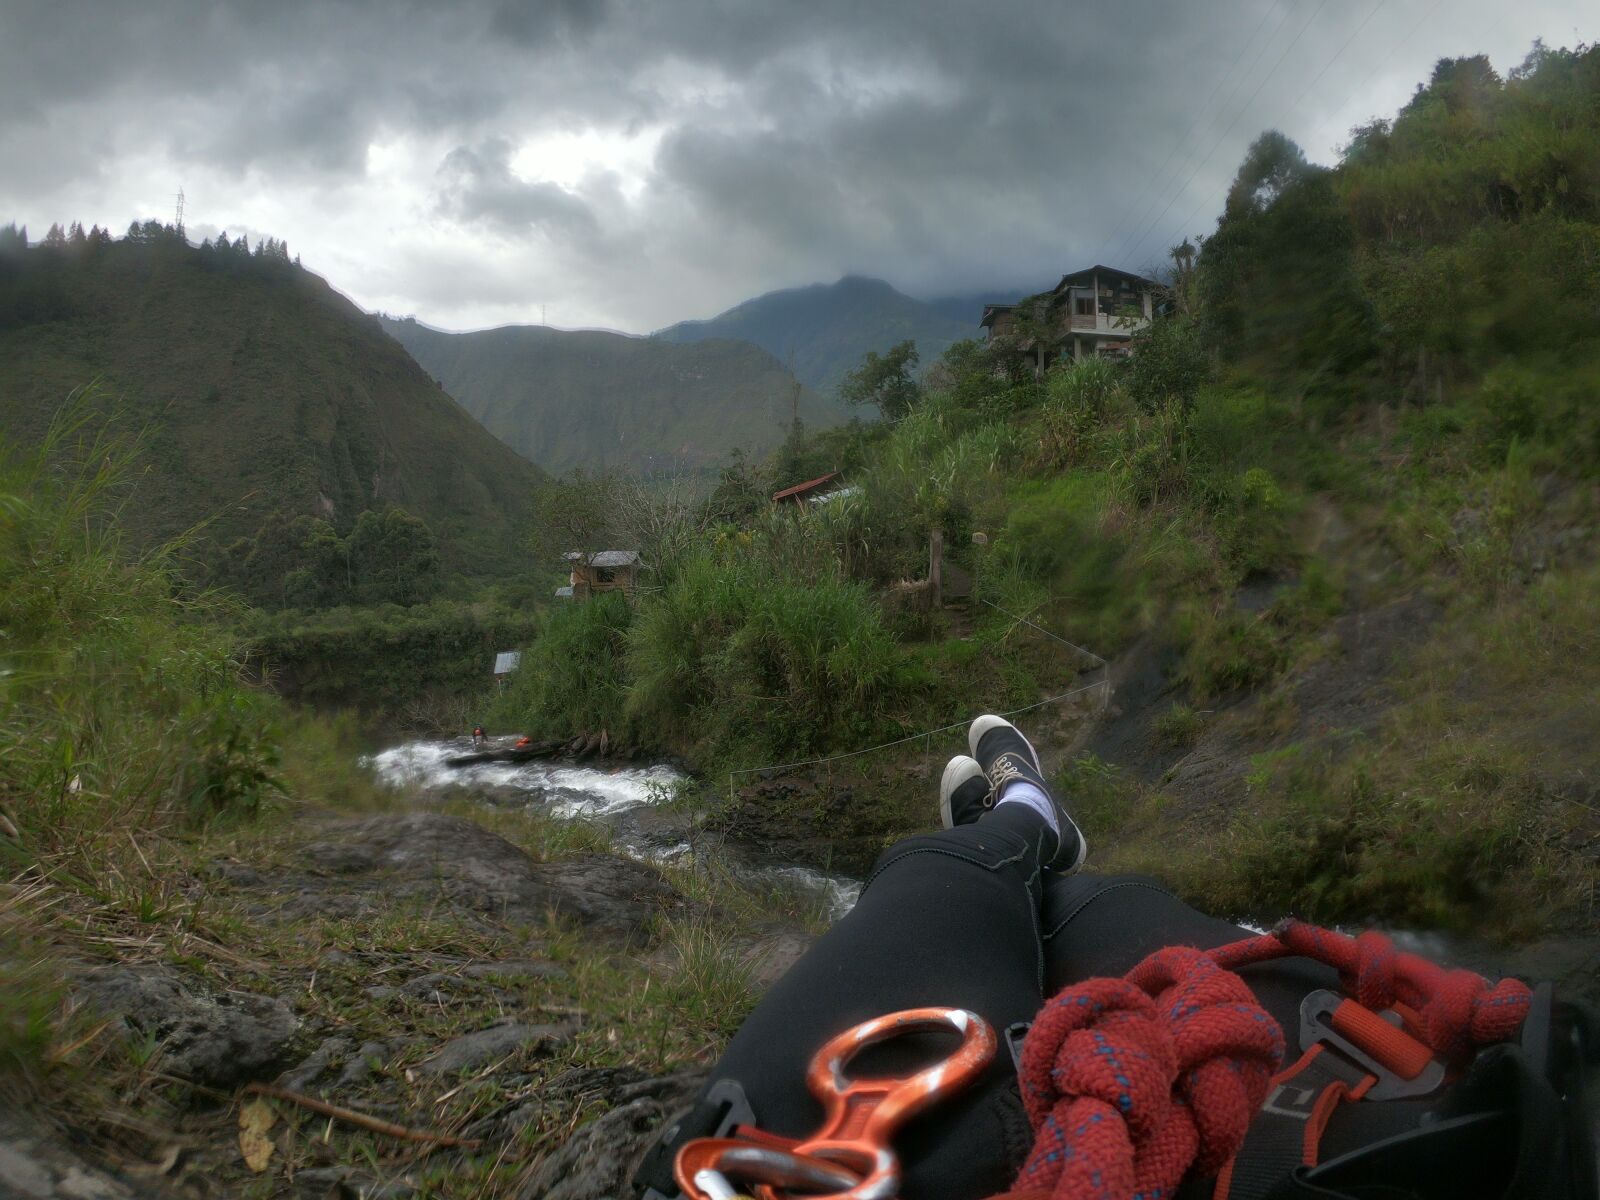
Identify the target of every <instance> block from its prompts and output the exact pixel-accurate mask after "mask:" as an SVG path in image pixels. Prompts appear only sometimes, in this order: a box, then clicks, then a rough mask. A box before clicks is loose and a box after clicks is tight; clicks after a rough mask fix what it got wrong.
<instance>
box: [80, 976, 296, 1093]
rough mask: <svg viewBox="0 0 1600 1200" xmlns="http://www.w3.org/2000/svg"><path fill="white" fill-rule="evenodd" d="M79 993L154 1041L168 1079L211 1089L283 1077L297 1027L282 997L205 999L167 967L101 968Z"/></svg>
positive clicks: (225, 994) (83, 983)
mask: <svg viewBox="0 0 1600 1200" xmlns="http://www.w3.org/2000/svg"><path fill="white" fill-rule="evenodd" d="M77 991H78V994H79V995H80V996H81V997H82V998H83V1000H84V1001H85V1003H87V1004H88V1005H90V1006H91V1007H93V1008H95V1009H97V1010H99V1011H100V1012H102V1013H104V1014H105V1015H107V1016H112V1017H121V1018H122V1020H123V1021H124V1023H125V1024H126V1025H127V1026H128V1028H129V1029H130V1030H132V1031H133V1032H135V1033H137V1034H143V1035H145V1036H148V1037H153V1038H154V1039H155V1041H156V1044H157V1049H158V1051H159V1053H160V1055H161V1069H162V1070H163V1071H165V1072H166V1073H167V1074H169V1075H176V1076H178V1077H179V1078H182V1079H188V1080H190V1081H192V1082H194V1083H199V1084H204V1085H205V1086H207V1087H214V1088H232V1087H236V1086H237V1085H239V1084H241V1083H245V1082H248V1081H249V1080H251V1079H259V1078H263V1077H270V1076H272V1075H274V1074H276V1073H277V1068H278V1067H279V1066H280V1065H281V1064H282V1062H283V1058H284V1052H285V1051H286V1050H287V1049H288V1047H289V1041H290V1039H291V1038H292V1037H293V1036H294V1033H295V1029H296V1026H297V1022H296V1021H295V1016H294V1013H293V1012H292V1011H291V1010H290V1008H289V1006H288V1005H287V1004H285V1003H284V1002H283V1001H282V1000H279V999H277V998H276V997H273V996H258V995H255V994H253V993H251V992H234V991H229V992H218V993H217V994H216V995H205V994H202V993H201V992H199V991H197V990H194V989H192V988H191V986H190V985H189V984H188V983H187V982H186V981H185V979H184V977H183V976H182V975H181V974H179V973H178V972H177V971H174V970H171V969H169V968H166V967H156V966H124V965H118V966H109V967H101V968H98V969H96V970H93V971H90V972H89V973H88V974H86V975H84V976H83V977H81V978H80V980H79V981H78V987H77Z"/></svg>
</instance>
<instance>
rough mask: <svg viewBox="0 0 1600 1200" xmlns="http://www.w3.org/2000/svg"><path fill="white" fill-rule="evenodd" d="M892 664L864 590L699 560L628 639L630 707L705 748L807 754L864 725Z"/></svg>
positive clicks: (749, 563)
mask: <svg viewBox="0 0 1600 1200" xmlns="http://www.w3.org/2000/svg"><path fill="white" fill-rule="evenodd" d="M896 658H897V652H896V647H895V644H894V641H893V639H892V638H891V637H890V635H889V634H888V632H887V631H886V630H885V629H884V627H883V622H882V619H881V617H880V615H879V612H878V609H877V607H876V605H875V604H874V603H873V602H872V599H871V597H870V596H869V595H868V593H867V590H866V589H865V588H864V587H863V586H862V585H860V584H855V583H850V582H848V581H846V580H843V579H840V578H838V577H836V576H835V577H824V578H819V579H816V580H814V581H812V582H810V583H805V582H801V581H797V580H795V579H792V578H789V577H786V576H783V575H780V574H778V573H776V572H774V571H773V570H772V569H771V567H770V565H769V564H767V563H765V562H763V561H762V560H760V559H752V558H744V559H738V560H729V559H727V558H723V557H718V556H715V555H712V554H705V555H702V556H700V557H698V558H695V559H692V560H690V561H689V562H688V563H686V564H685V565H684V566H683V567H682V569H681V570H679V572H678V573H677V575H676V576H675V577H674V578H673V580H672V581H671V582H670V583H669V584H668V585H667V587H666V588H665V590H664V591H663V593H662V594H661V596H660V597H659V598H656V599H653V600H652V601H651V602H650V603H648V604H647V605H645V606H643V607H642V609H641V612H640V615H639V619H638V621H637V622H636V623H635V625H634V626H633V628H632V629H631V630H630V631H629V636H628V665H629V669H630V676H631V687H630V691H629V694H628V700H627V710H628V713H629V715H630V717H631V718H632V719H633V720H634V721H636V722H637V723H638V724H639V725H640V726H641V727H649V728H656V729H662V730H665V731H668V732H669V733H670V734H672V735H675V736H678V737H681V738H685V739H687V740H689V741H697V742H701V743H702V744H705V743H712V744H716V743H721V744H723V745H728V744H731V743H732V742H735V741H750V740H754V741H755V742H756V743H757V744H759V745H760V746H762V747H763V748H764V749H769V750H771V751H775V752H780V753H783V752H789V751H806V750H810V749H814V748H816V747H818V746H819V745H823V744H826V743H827V742H828V741H829V740H830V739H833V738H837V737H840V736H843V735H845V734H846V733H847V732H848V731H850V730H861V729H864V728H870V727H871V724H872V722H873V718H874V716H875V707H876V702H877V701H878V700H879V698H880V697H881V695H882V694H883V692H884V690H885V686H886V684H887V683H888V682H889V680H890V678H891V676H892V674H893V671H894V667H895V663H896Z"/></svg>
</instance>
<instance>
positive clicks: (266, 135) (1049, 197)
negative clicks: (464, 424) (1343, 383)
mask: <svg viewBox="0 0 1600 1200" xmlns="http://www.w3.org/2000/svg"><path fill="white" fill-rule="evenodd" d="M1475 4H1477V5H1478V6H1480V7H1482V8H1483V13H1481V14H1478V13H1476V12H1473V13H1468V14H1465V15H1452V16H1451V18H1450V19H1448V20H1447V19H1445V17H1444V16H1443V15H1442V14H1443V13H1444V12H1446V11H1451V10H1453V9H1455V8H1456V7H1459V8H1460V9H1462V10H1466V9H1467V8H1469V7H1471V6H1468V5H1466V4H1462V5H1460V6H1447V8H1446V9H1445V10H1440V14H1441V15H1438V16H1435V17H1434V18H1433V19H1429V14H1430V13H1431V12H1432V11H1433V9H1434V5H1433V3H1432V0H1385V3H1384V4H1383V5H1381V6H1379V7H1378V8H1377V9H1370V8H1369V6H1368V5H1365V4H1363V5H1359V6H1354V5H1338V4H1324V3H1320V2H1319V0H1231V2H1230V3H1228V4H1226V5H1222V4H1205V5H1200V4H1193V3H1183V2H1182V0H1127V2H1125V3H1122V4H1118V5H1087V4H1072V5H1068V4H1063V3H1061V2H1060V0H1011V2H1008V3H1006V4H999V5H975V4H971V3H956V2H954V0H873V3H869V4H863V3H860V0H806V2H805V3H794V2H792V0H681V2H680V0H674V2H673V3H662V2H660V0H460V2H458V3H453V4H448V5H440V4H437V3H429V2H426V0H402V2H399V3H393V2H388V3H380V2H379V0H279V2H276V3H273V4H261V3H256V2H252V0H214V2H209V3H201V2H200V0H143V2H142V3H140V4H138V5H116V6H111V5H105V4H103V3H99V2H97V0H0V154H7V157H8V158H9V159H12V160H13V161H14V162H15V164H16V165H15V166H12V165H11V164H10V163H8V171H7V172H6V173H5V177H3V178H0V221H4V220H6V219H9V218H10V216H11V215H12V213H13V212H15V213H16V214H17V215H19V216H27V217H29V219H31V220H37V219H38V217H35V216H33V215H32V212H31V210H27V206H28V204H29V203H30V202H36V201H30V197H37V196H40V195H48V196H50V197H52V198H54V197H58V196H70V194H71V193H72V191H73V189H74V187H75V186H76V187H80V188H83V189H85V190H87V189H90V188H93V187H97V186H99V184H100V183H102V182H104V181H106V180H110V181H112V182H113V183H114V182H115V181H116V180H117V179H119V178H120V175H119V172H121V171H123V170H124V169H131V168H125V164H126V163H133V162H142V163H147V162H148V161H149V160H150V159H151V156H153V155H155V154H158V153H164V154H166V155H167V156H168V158H169V159H170V160H171V162H172V163H173V164H174V165H175V166H177V167H178V168H181V167H182V166H184V165H185V164H200V165H203V166H205V167H207V168H210V169H212V170H214V171H218V172H223V173H225V174H228V175H230V176H231V177H232V178H233V179H235V180H236V181H238V182H237V186H238V188H239V189H240V195H246V194H248V189H250V188H261V187H262V186H266V187H270V188H273V189H275V190H276V191H277V192H278V193H280V194H285V195H296V194H300V193H301V192H303V193H304V194H306V195H311V196H315V197H317V199H318V203H319V204H336V203H342V204H346V205H349V206H351V207H361V206H370V207H372V208H374V209H381V210H382V213H381V216H375V217H374V218H373V219H372V220H371V221H370V224H371V225H372V226H373V227H374V228H377V227H383V228H385V229H386V230H394V229H396V228H398V229H401V230H413V231H414V232H415V235H416V236H417V237H418V238H419V239H425V238H427V237H435V236H438V237H443V236H446V235H448V236H449V237H451V238H453V239H455V240H454V242H453V243H452V245H453V250H454V252H455V253H457V254H459V255H460V256H461V258H462V260H463V264H464V267H463V271H462V277H465V278H472V277H474V270H473V269H471V267H470V263H472V262H475V261H479V260H484V261H487V260H489V259H492V258H493V257H494V256H495V255H496V254H503V253H505V252H506V248H507V246H508V245H509V246H514V247H516V248H517V253H519V254H523V255H526V256H527V257H526V258H525V259H524V260H522V262H521V268H522V269H521V274H522V276H523V277H526V278H528V279H530V284H529V286H530V288H547V287H548V288H553V287H554V286H555V285H554V284H548V285H547V283H546V282H545V281H548V280H556V279H559V280H560V281H561V283H560V286H561V287H562V288H565V289H567V290H568V292H569V293H570V297H569V302H570V303H571V304H572V305H574V306H578V307H583V308H585V309H586V310H587V311H597V312H603V313H604V314H605V317H606V319H607V320H608V321H609V322H611V323H615V324H620V325H625V326H631V327H633V328H649V327H651V326H654V325H661V324H665V323H667V322H669V321H671V320H675V319H678V318H681V317H685V316H692V315H704V314H705V313H707V312H709V311H712V310H714V309H716V308H718V307H721V306H723V305H725V304H729V303H733V302H736V301H737V300H739V299H741V298H743V297H745V296H747V295H750V294H753V293H755V292H758V291H761V290H764V289H766V288H768V287H773V286H779V285H785V284H791V283H798V282H806V281H808V280H814V279H825V278H828V277H829V276H830V275H836V274H838V273H841V272H843V271H847V270H852V271H861V272H866V273H872V274H881V275H884V276H886V277H888V278H889V279H891V281H893V282H895V283H896V284H898V285H900V286H902V287H907V288H911V289H916V290H921V291H923V292H929V293H931V292H941V291H956V290H967V289H971V288H977V287H989V286H1003V285H1006V284H1008V283H1010V282H1012V281H1017V280H1029V281H1031V280H1035V279H1038V278H1040V277H1041V276H1048V275H1049V274H1050V273H1051V272H1052V271H1054V270H1057V269H1066V268H1068V267H1070V266H1072V265H1074V264H1076V263H1079V262H1081V261H1082V260H1085V259H1087V258H1091V257H1109V258H1116V257H1117V256H1118V255H1119V253H1120V254H1122V255H1123V256H1125V258H1126V259H1128V260H1131V261H1126V263H1125V265H1128V266H1130V267H1135V268H1137V267H1139V266H1142V265H1144V264H1146V263H1148V262H1152V261H1155V260H1156V259H1158V258H1159V256H1160V255H1161V253H1162V252H1163V250H1164V248H1165V247H1166V246H1167V245H1169V244H1171V242H1173V241H1176V240H1177V238H1178V237H1179V236H1180V235H1181V234H1183V233H1193V232H1199V231H1203V230H1204V228H1205V227H1206V225H1207V224H1209V221H1210V219H1211V216H1212V215H1213V211H1214V210H1211V209H1207V208H1206V201H1207V198H1208V197H1211V196H1214V195H1216V194H1217V193H1219V192H1220V190H1221V189H1222V188H1223V187H1224V186H1225V185H1226V183H1227V180H1228V178H1229V177H1230V176H1231V174H1232V172H1233V170H1234V168H1235V166H1236V165H1237V163H1238V160H1239V157H1240V155H1241V154H1242V151H1243V149H1244V147H1245V145H1247V144H1248V142H1249V141H1250V139H1251V138H1252V137H1253V136H1254V135H1255V134H1256V133H1258V132H1259V131H1260V130H1261V129H1262V128H1264V127H1266V126H1268V125H1282V126H1284V127H1285V132H1287V133H1289V134H1290V136H1295V137H1303V136H1305V135H1306V134H1308V133H1312V132H1315V131H1316V130H1317V128H1318V127H1319V124H1320V120H1321V116H1322V114H1323V112H1324V111H1325V110H1331V109H1334V108H1337V107H1338V106H1339V105H1340V104H1341V103H1343V101H1344V100H1345V99H1346V98H1347V97H1350V96H1359V95H1360V94H1361V88H1362V86H1363V81H1364V80H1370V79H1372V78H1373V77H1374V76H1379V75H1380V72H1379V68H1380V67H1381V66H1383V65H1384V64H1385V63H1387V62H1389V60H1390V58H1391V56H1392V55H1394V54H1395V53H1396V52H1397V51H1398V52H1399V53H1400V55H1401V57H1402V58H1403V59H1405V60H1406V61H1407V62H1408V63H1410V62H1411V61H1412V60H1418V61H1417V65H1416V67H1415V70H1414V74H1413V77H1420V76H1421V74H1422V73H1425V71H1426V66H1427V61H1426V60H1427V59H1428V58H1429V57H1430V56H1432V55H1435V54H1440V53H1465V52H1469V51H1471V50H1473V49H1482V48H1487V49H1490V50H1491V51H1493V52H1495V53H1496V54H1497V55H1498V56H1501V57H1504V55H1505V54H1506V51H1507V47H1506V46H1505V45H1502V44H1497V43H1496V42H1495V39H1496V38H1499V39H1501V42H1504V41H1505V39H1506V37H1507V34H1506V33H1505V29H1504V28H1503V27H1502V26H1505V25H1506V24H1507V23H1515V22H1520V23H1522V25H1521V26H1520V27H1526V29H1527V30H1528V32H1529V35H1530V36H1531V33H1533V32H1539V30H1538V28H1537V27H1536V24H1535V23H1536V22H1537V20H1538V14H1540V13H1544V14H1546V19H1547V21H1548V28H1546V29H1545V30H1544V32H1545V33H1546V35H1547V36H1548V37H1550V38H1551V39H1552V40H1554V41H1562V40H1570V38H1571V37H1572V36H1575V35H1573V34H1572V33H1571V30H1570V27H1571V23H1572V16H1571V10H1570V3H1568V4H1566V5H1564V4H1563V3H1562V0H1527V2H1526V3H1525V4H1523V5H1520V6H1517V9H1516V12H1515V14H1511V15H1508V13H1507V10H1505V8H1504V6H1502V5H1492V4H1489V3H1488V2H1487V0H1475ZM1369 13H1371V14H1373V15H1371V16H1369V15H1368V14H1369ZM1364 20H1365V21H1366V22H1367V23H1366V24H1365V25H1362V23H1363V21H1364ZM1590 24H1591V26H1592V25H1593V22H1591V23H1590ZM1358 25H1360V26H1362V28H1361V29H1360V31H1359V36H1357V37H1356V38H1355V39H1354V40H1353V42H1352V43H1351V45H1350V46H1349V48H1348V50H1347V51H1345V52H1344V53H1342V54H1339V56H1338V57H1337V58H1336V57H1335V53H1336V51H1338V48H1339V47H1340V46H1341V45H1342V44H1343V43H1344V41H1345V39H1346V38H1347V37H1348V36H1349V35H1350V34H1351V33H1352V32H1355V31H1357V27H1358ZM1302 26H1305V27H1306V29H1307V32H1306V33H1305V35H1304V36H1303V37H1301V38H1300V40H1299V41H1297V42H1295V43H1294V44H1293V45H1291V44H1290V43H1291V40H1292V39H1293V38H1294V36H1295V34H1296V32H1297V31H1298V30H1299V29H1300V28H1301V27H1302ZM1419 31H1420V32H1419ZM1596 32H1597V31H1596V30H1595V29H1594V28H1592V27H1591V28H1587V29H1584V30H1580V31H1578V33H1579V35H1581V36H1588V37H1593V36H1594V34H1595V33H1596ZM1258 34H1259V35H1260V36H1259V37H1258ZM1252 39H1254V40H1252ZM1258 50H1259V53H1257V51H1258ZM1324 66H1326V67H1327V68H1328V70H1327V72H1326V75H1325V76H1323V77H1322V78H1320V79H1318V78H1317V77H1318V73H1319V72H1321V71H1322V70H1323V68H1324ZM1404 69H1405V70H1406V71H1413V67H1412V66H1410V65H1407V66H1406V67H1405V68H1404ZM1269 72H1272V74H1271V75H1270V77H1269ZM1391 73H1392V72H1391V71H1389V70H1384V71H1383V72H1381V78H1387V77H1388V76H1389V75H1390V74H1391ZM1313 80H1316V81H1317V86H1316V88H1315V89H1314V91H1312V92H1309V93H1308V92H1307V88H1308V86H1309V85H1310V84H1311V83H1312V81H1313ZM1258 89H1259V91H1258ZM1252 97H1253V99H1252ZM1247 100H1249V101H1250V103H1249V104H1248V106H1247V105H1246V101H1247ZM1357 102H1358V103H1359V100H1358V101H1357ZM1196 118H1199V120H1197V119H1196ZM1235 118H1237V122H1236V124H1235V125H1234V127H1233V128H1232V129H1231V130H1228V129H1227V127H1228V126H1229V124H1230V122H1233V121H1234V120H1235ZM587 130H594V131H598V132H599V133H600V134H602V135H606V134H612V135H619V136H620V135H623V134H629V133H637V132H639V131H649V132H650V133H651V134H652V135H653V136H655V135H659V138H660V140H659V149H658V152H657V156H656V158H655V160H654V162H653V164H651V167H650V170H649V171H648V172H647V173H646V175H645V177H644V178H643V179H637V178H631V179H630V180H628V181H627V186H626V187H623V186H622V185H621V184H620V183H618V182H617V181H615V180H609V181H608V180H605V179H602V178H594V179H585V180H583V181H581V182H580V183H578V184H575V185H571V186H568V187H562V186H557V184H555V183H553V182H550V181H548V180H539V179H527V180H524V179H519V178H518V177H517V176H516V175H515V174H514V173H513V172H512V171H511V169H510V162H511V159H512V154H513V152H514V148H515V147H516V146H521V145H524V144H527V143H529V142H532V141H536V140H538V139H539V138H541V137H545V136H548V135H552V134H559V133H582V132H584V131H587ZM1225 130H1227V132H1226V136H1224V131H1225ZM41 131H47V132H41ZM395 139H401V140H404V139H410V140H411V142H412V143H414V144H415V146H416V147H417V148H418V153H419V154H421V155H425V157H424V158H423V160H422V161H423V163H424V165H423V167H422V169H423V170H424V171H426V170H427V169H430V165H431V164H437V163H440V161H441V159H442V160H443V161H442V164H441V165H440V170H439V172H438V174H437V176H436V177H435V178H434V179H433V180H432V181H431V184H429V183H428V181H426V180H424V181H423V182H422V184H420V185H419V186H427V187H431V190H432V195H431V197H429V198H427V199H425V200H423V201H415V200H408V201H406V203H408V204H413V205H414V207H413V208H411V209H409V210H408V209H406V208H404V207H397V206H396V202H395V201H393V200H392V198H390V197H387V196H384V195H378V194H364V193H363V191H362V189H363V187H367V188H372V187H374V186H375V185H373V184H371V183H370V182H369V181H366V180H365V173H366V171H367V169H368V168H367V163H368V150H369V147H370V146H372V145H374V144H381V143H383V142H385V141H386V140H389V141H393V140H395ZM85 146H92V147H94V153H92V154H90V153H85V152H84V150H83V147H85ZM8 151H10V152H11V153H9V154H8V153H7V152H8ZM1169 151H1170V152H1172V153H1171V155H1170V161H1169ZM17 155H21V156H22V157H20V158H18V157H17ZM562 178H563V180H564V181H567V176H562ZM263 181H265V184H263ZM297 189H298V191H297ZM154 190H155V189H154V188H152V187H151V186H150V184H149V182H147V181H140V182H139V183H137V184H135V183H131V182H130V183H129V184H127V185H126V186H125V187H124V189H123V191H122V192H121V193H119V194H126V195H143V194H148V193H150V192H152V191H154ZM385 205H388V206H389V207H387V208H385V207H384V206H385ZM210 207H211V209H212V210H213V211H216V212H217V214H218V217H219V219H231V218H228V217H227V215H226V214H225V212H224V210H225V208H226V200H222V201H217V200H216V199H215V198H213V203H212V204H211V205H210ZM6 209H10V210H11V211H4V210H6ZM326 212H327V210H326V209H325V208H323V209H308V212H307V216H306V227H305V228H303V229H296V230H285V231H283V232H285V233H286V234H288V235H289V236H290V237H291V238H292V240H293V241H294V242H295V243H296V244H297V245H304V246H306V247H307V249H308V250H309V249H311V247H312V244H313V243H314V240H315V238H316V237H317V236H318V232H317V224H318V222H319V221H320V220H322V219H323V217H324V215H325V214H326ZM39 215H40V216H45V217H46V218H47V219H49V214H44V213H41V214H39ZM61 215H63V216H68V215H70V214H61ZM134 215H143V214H134V213H129V214H128V216H129V217H131V216H134ZM362 215H363V217H365V215H366V214H365V213H363V214H362ZM436 217H443V218H445V219H446V222H447V224H448V226H449V228H448V229H447V230H446V231H445V232H443V233H441V232H440V231H436V230H434V229H433V228H432V226H431V225H430V221H431V219H432V218H436ZM1186 220H1187V221H1188V222H1189V223H1187V224H1186ZM342 228H345V229H348V228H350V223H349V222H348V221H347V222H346V224H345V225H344V226H343V227H342ZM475 239H481V240H475ZM392 240H393V239H392V236H391V237H390V238H389V239H388V240H387V241H379V240H378V239H377V238H376V237H375V238H374V240H373V243H372V245H371V246H370V248H368V249H367V251H366V252H367V253H369V254H370V255H371V256H372V257H373V258H374V259H379V258H382V257H383V256H385V255H386V254H388V253H389V252H390V251H389V247H390V246H391V245H392ZM361 249H362V247H361V246H359V245H356V244H351V243H349V242H348V240H345V241H342V242H341V243H340V245H339V251H340V253H341V255H344V256H350V255H354V254H356V253H358V252H359V251H360V250H361ZM619 259H625V261H618V260H619ZM494 278H495V279H496V284H495V286H494V287H493V288H491V289H489V291H491V292H493V294H494V295H495V296H499V295H501V294H502V293H503V291H504V288H503V286H502V285H501V283H500V282H499V280H500V277H499V276H497V275H496V276H494ZM386 286H390V287H392V289H393V291H386V293H385V294H386V295H392V294H393V293H394V292H398V291H400V290H403V284H402V282H401V281H398V280H396V281H392V283H391V284H390V285H386ZM414 286H415V288H416V295H415V296H414V298H413V303H412V304H411V305H410V306H409V307H410V308H414V309H415V310H416V311H417V312H418V313H419V314H421V315H422V316H424V317H425V318H431V319H432V320H434V321H435V322H436V323H441V324H450V323H451V313H452V311H457V310H464V302H463V301H462V300H461V298H460V292H459V289H456V288H452V289H450V290H449V291H448V292H446V291H445V290H442V289H441V288H440V286H439V283H438V275H437V273H434V272H419V273H418V274H417V275H416V276H415V285H414ZM489 303H490V301H489V299H488V298H487V294H486V299H485V305H487V304H489ZM495 303H498V301H495ZM433 304H437V305H438V306H439V310H435V309H433V308H431V307H430V305H433ZM465 307H470V305H466V306H465Z"/></svg>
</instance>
